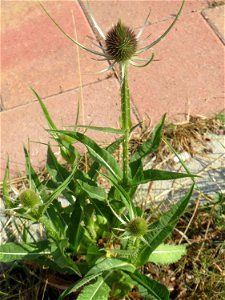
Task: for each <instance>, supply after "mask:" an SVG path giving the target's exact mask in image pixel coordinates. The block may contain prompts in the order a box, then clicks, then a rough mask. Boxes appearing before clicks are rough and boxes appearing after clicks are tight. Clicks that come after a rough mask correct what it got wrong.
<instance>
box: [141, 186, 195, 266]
mask: <svg viewBox="0 0 225 300" xmlns="http://www.w3.org/2000/svg"><path fill="white" fill-rule="evenodd" d="M193 188H194V185H192V186H191V188H190V190H189V191H188V193H187V194H186V195H185V196H184V197H183V198H182V199H181V200H180V201H179V202H177V203H176V204H174V205H173V206H172V207H171V208H170V209H169V211H168V212H166V213H164V214H163V215H162V216H161V217H160V218H159V220H157V221H156V222H154V223H152V224H151V225H150V226H149V227H148V233H147V234H146V235H144V237H143V238H144V240H145V243H146V245H144V246H142V248H141V249H140V251H139V254H138V257H137V259H136V265H137V266H141V265H144V264H145V263H146V262H147V261H148V259H149V256H150V254H151V253H152V252H153V251H154V250H155V249H156V248H157V247H158V246H159V245H160V244H161V243H162V242H163V241H164V240H165V239H166V238H167V237H168V235H169V234H170V233H171V232H172V231H173V229H174V228H175V226H176V224H177V222H178V220H179V218H180V217H181V215H182V214H183V212H184V210H185V208H186V206H187V204H188V202H189V200H190V198H191V195H192V191H193Z"/></svg>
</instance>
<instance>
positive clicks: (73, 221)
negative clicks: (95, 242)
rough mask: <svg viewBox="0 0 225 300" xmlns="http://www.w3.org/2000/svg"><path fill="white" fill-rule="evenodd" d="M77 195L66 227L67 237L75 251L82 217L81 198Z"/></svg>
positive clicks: (77, 245) (77, 246)
mask: <svg viewBox="0 0 225 300" xmlns="http://www.w3.org/2000/svg"><path fill="white" fill-rule="evenodd" d="M81 197H82V196H80V197H77V199H76V202H75V203H74V205H73V212H72V215H71V218H70V220H69V224H68V229H67V236H68V238H69V242H70V247H71V248H72V249H73V250H74V252H75V253H76V252H77V251H78V249H79V246H80V245H79V240H80V239H79V237H80V230H81V222H82V218H83V207H82V205H81V203H82V201H83V199H82V198H81Z"/></svg>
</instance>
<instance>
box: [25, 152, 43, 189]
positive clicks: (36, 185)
mask: <svg viewBox="0 0 225 300" xmlns="http://www.w3.org/2000/svg"><path fill="white" fill-rule="evenodd" d="M24 155H25V163H26V175H27V178H28V179H29V181H30V184H31V187H32V188H33V189H34V190H35V189H37V190H39V191H41V190H42V189H43V184H42V183H41V181H40V179H39V178H38V175H37V173H36V172H35V170H34V168H33V167H32V164H31V161H30V155H29V153H28V151H27V149H26V147H25V146H24Z"/></svg>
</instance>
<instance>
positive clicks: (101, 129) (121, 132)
mask: <svg viewBox="0 0 225 300" xmlns="http://www.w3.org/2000/svg"><path fill="white" fill-rule="evenodd" d="M75 127H77V128H85V129H90V130H95V131H101V132H107V133H116V134H124V130H122V129H116V128H112V127H99V126H88V125H76V126H75Z"/></svg>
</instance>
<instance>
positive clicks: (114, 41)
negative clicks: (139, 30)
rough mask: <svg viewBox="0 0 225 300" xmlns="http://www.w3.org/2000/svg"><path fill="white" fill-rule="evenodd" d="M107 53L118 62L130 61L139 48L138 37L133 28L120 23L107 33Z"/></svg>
mask: <svg viewBox="0 0 225 300" xmlns="http://www.w3.org/2000/svg"><path fill="white" fill-rule="evenodd" d="M105 44H106V53H107V54H108V55H109V56H110V57H112V59H114V60H115V61H116V62H118V63H121V62H125V61H128V60H129V59H130V58H131V57H132V56H133V55H134V54H135V52H136V50H137V38H136V35H135V33H134V31H133V30H132V29H130V28H129V27H127V26H125V25H123V24H122V23H121V21H120V20H119V21H118V23H117V24H116V25H115V26H114V27H113V28H112V29H111V30H110V31H109V32H108V33H107V35H106V39H105Z"/></svg>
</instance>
